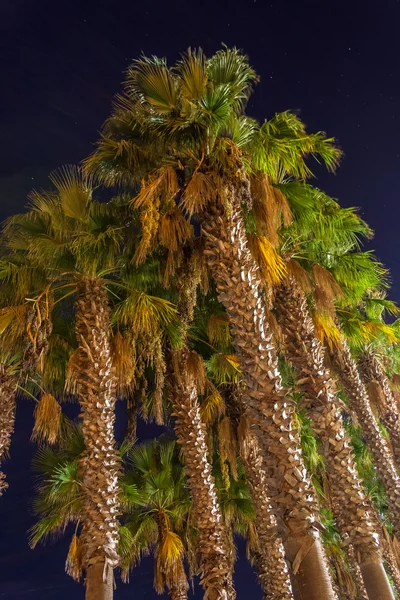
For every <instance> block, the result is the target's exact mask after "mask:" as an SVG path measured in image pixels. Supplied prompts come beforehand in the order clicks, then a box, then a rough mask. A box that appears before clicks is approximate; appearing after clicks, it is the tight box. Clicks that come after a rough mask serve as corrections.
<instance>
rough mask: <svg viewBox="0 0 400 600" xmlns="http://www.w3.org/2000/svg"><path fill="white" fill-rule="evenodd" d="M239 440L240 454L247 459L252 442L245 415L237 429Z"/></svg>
mask: <svg viewBox="0 0 400 600" xmlns="http://www.w3.org/2000/svg"><path fill="white" fill-rule="evenodd" d="M237 439H238V443H239V448H240V454H241V455H243V456H244V457H245V458H247V453H248V450H249V442H250V427H249V422H248V420H247V417H246V415H245V414H243V415H242V416H241V417H240V421H239V425H238V428H237Z"/></svg>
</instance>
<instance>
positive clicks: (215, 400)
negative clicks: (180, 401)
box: [200, 380, 226, 435]
mask: <svg viewBox="0 0 400 600" xmlns="http://www.w3.org/2000/svg"><path fill="white" fill-rule="evenodd" d="M207 390H208V393H207V395H206V396H205V398H204V400H203V401H202V403H201V405H200V415H201V420H202V421H203V423H206V424H208V423H213V422H214V421H215V420H216V419H217V418H219V417H222V416H223V415H224V414H225V410H226V406H225V400H224V398H223V396H222V395H221V394H220V392H219V391H218V389H217V388H216V387H215V385H214V384H213V383H212V382H211V381H209V380H208V381H207ZM211 435H212V434H211Z"/></svg>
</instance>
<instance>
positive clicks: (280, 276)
mask: <svg viewBox="0 0 400 600" xmlns="http://www.w3.org/2000/svg"><path fill="white" fill-rule="evenodd" d="M248 244H249V248H250V251H251V253H252V255H253V257H254V259H255V260H256V262H257V264H258V265H259V266H260V269H261V273H262V274H263V276H264V277H265V279H266V281H267V282H268V283H269V284H270V285H279V284H280V283H282V281H283V280H284V279H285V277H286V273H287V271H286V264H285V261H284V260H283V258H282V257H281V256H280V255H279V254H278V253H277V251H276V250H275V248H274V247H273V245H272V244H271V242H270V241H269V240H268V238H266V237H265V236H258V235H249V236H248Z"/></svg>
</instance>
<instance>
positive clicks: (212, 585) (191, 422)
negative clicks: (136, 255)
mask: <svg viewBox="0 0 400 600" xmlns="http://www.w3.org/2000/svg"><path fill="white" fill-rule="evenodd" d="M186 360H187V350H186V349H181V350H178V351H177V352H176V353H175V356H174V360H173V362H174V363H175V365H177V368H175V370H174V378H173V379H174V381H173V386H172V390H171V402H172V407H173V416H174V417H175V432H176V437H177V439H178V443H179V444H180V446H181V448H182V452H183V455H184V458H185V465H186V473H187V476H188V483H189V487H190V492H191V496H192V500H193V510H194V516H195V524H196V526H197V528H198V530H199V553H200V571H201V579H200V583H201V585H202V586H203V589H204V598H205V599H207V600H231V599H232V600H233V599H234V598H235V596H236V594H235V592H234V590H233V587H232V583H231V581H230V568H229V562H228V558H227V545H226V539H227V538H226V532H225V527H224V523H223V519H222V514H221V509H220V507H219V503H218V497H217V492H216V487H215V481H214V477H213V475H212V472H211V465H210V463H209V461H208V456H207V454H208V453H207V439H206V431H205V427H204V425H203V423H202V422H201V417H200V408H199V403H198V392H197V388H196V385H195V383H194V381H193V379H192V378H191V377H190V376H189V375H188V373H187V370H186Z"/></svg>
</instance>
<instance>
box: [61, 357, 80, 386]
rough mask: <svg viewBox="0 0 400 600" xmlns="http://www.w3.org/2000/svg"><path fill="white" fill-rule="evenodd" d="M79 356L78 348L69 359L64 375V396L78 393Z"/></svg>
mask: <svg viewBox="0 0 400 600" xmlns="http://www.w3.org/2000/svg"><path fill="white" fill-rule="evenodd" d="M79 355H80V352H79V348H77V349H76V350H75V351H74V352H73V353H72V354H71V356H70V357H69V361H68V364H67V369H66V375H65V384H64V390H65V392H66V394H72V395H73V396H76V394H77V393H78V375H79V368H78V367H79ZM67 397H68V396H67Z"/></svg>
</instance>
